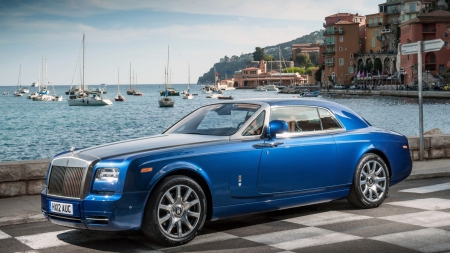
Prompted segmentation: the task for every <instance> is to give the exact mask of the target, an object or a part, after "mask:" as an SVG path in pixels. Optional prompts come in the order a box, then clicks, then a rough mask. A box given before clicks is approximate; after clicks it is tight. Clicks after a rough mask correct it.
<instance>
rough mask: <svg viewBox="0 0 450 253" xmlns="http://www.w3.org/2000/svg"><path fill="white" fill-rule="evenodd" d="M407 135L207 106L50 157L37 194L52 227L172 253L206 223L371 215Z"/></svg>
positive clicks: (337, 110)
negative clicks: (127, 237) (331, 211)
mask: <svg viewBox="0 0 450 253" xmlns="http://www.w3.org/2000/svg"><path fill="white" fill-rule="evenodd" d="M411 169H412V161H411V157H410V151H409V146H408V140H407V139H406V137H405V136H403V135H401V134H398V133H395V132H392V131H387V130H383V129H380V128H377V127H373V126H371V125H370V123H368V122H367V120H365V119H364V118H362V117H361V116H359V115H358V114H356V113H355V112H354V111H353V110H351V109H349V108H347V107H345V106H343V105H340V104H337V103H334V102H329V101H325V100H315V99H286V98H282V99H249V100H234V101H222V102H220V103H214V104H210V105H205V106H202V107H200V108H198V109H197V110H195V111H193V112H192V113H190V114H189V115H187V116H186V117H184V118H182V119H181V120H180V121H178V122H177V123H176V124H174V125H173V126H172V127H170V128H169V129H167V130H166V131H165V132H164V133H162V134H158V135H155V136H150V137H145V138H139V139H134V140H124V141H120V142H116V143H109V144H104V145H100V146H96V147H91V148H85V149H79V150H76V149H72V150H71V151H68V152H64V153H60V154H57V155H56V156H54V157H53V158H52V159H51V162H50V165H49V167H48V173H47V178H46V182H45V187H44V190H43V191H42V194H41V205H42V212H43V214H44V215H45V217H46V218H47V219H48V220H49V221H51V222H52V223H55V224H58V225H62V226H67V227H71V228H76V229H87V230H97V231H123V230H127V231H128V230H142V231H143V233H144V234H145V235H146V236H148V237H149V238H150V240H152V241H154V242H156V243H158V244H161V245H165V246H175V245H181V244H184V243H187V242H189V241H191V240H192V239H194V237H195V236H196V235H197V233H198V232H199V231H200V230H201V229H202V227H203V225H204V223H205V221H206V220H217V219H223V218H228V217H234V216H239V215H246V214H252V213H258V212H266V211H273V210H279V209H285V208H291V207H297V206H302V205H309V204H314V203H319V202H325V201H333V200H337V199H342V198H347V200H348V202H349V203H350V204H352V205H354V206H356V207H358V208H375V207H378V206H380V205H381V204H382V203H383V201H384V200H385V198H386V196H387V194H388V192H389V187H390V186H392V185H395V184H397V183H399V182H400V181H402V180H404V179H405V178H407V177H408V176H409V175H410V173H411Z"/></svg>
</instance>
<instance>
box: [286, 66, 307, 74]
mask: <svg viewBox="0 0 450 253" xmlns="http://www.w3.org/2000/svg"><path fill="white" fill-rule="evenodd" d="M282 72H283V73H299V74H300V75H303V74H304V73H305V69H304V68H299V67H293V68H285V69H283V70H282Z"/></svg>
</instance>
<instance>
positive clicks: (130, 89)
mask: <svg viewBox="0 0 450 253" xmlns="http://www.w3.org/2000/svg"><path fill="white" fill-rule="evenodd" d="M130 90H131V62H130Z"/></svg>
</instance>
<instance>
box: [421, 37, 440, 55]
mask: <svg viewBox="0 0 450 253" xmlns="http://www.w3.org/2000/svg"><path fill="white" fill-rule="evenodd" d="M443 45H444V41H443V40H441V39H435V40H425V41H422V52H433V51H439V50H441V48H442V46H443Z"/></svg>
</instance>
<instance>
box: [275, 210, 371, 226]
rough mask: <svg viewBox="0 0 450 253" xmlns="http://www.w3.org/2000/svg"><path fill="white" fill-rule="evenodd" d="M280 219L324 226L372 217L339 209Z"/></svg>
mask: <svg viewBox="0 0 450 253" xmlns="http://www.w3.org/2000/svg"><path fill="white" fill-rule="evenodd" d="M278 219H279V220H283V221H287V222H292V223H297V224H302V225H306V226H322V225H328V224H334V223H341V222H346V221H355V220H365V219H372V217H370V216H364V215H357V214H351V213H343V212H339V211H329V212H324V213H317V214H311V215H306V216H300V217H295V218H292V219H286V220H284V219H282V217H281V218H278Z"/></svg>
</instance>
